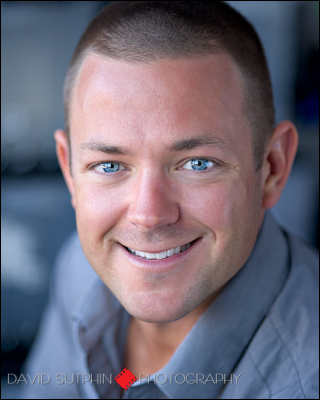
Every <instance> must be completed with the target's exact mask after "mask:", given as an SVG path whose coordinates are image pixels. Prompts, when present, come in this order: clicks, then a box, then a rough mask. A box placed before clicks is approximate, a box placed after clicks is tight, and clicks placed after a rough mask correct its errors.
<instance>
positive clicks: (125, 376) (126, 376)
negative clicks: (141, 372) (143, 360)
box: [114, 368, 137, 390]
mask: <svg viewBox="0 0 320 400" xmlns="http://www.w3.org/2000/svg"><path fill="white" fill-rule="evenodd" d="M114 380H115V381H117V383H118V384H119V385H120V386H121V387H122V389H124V390H127V389H129V387H130V386H131V385H132V384H133V383H134V382H135V381H136V380H137V378H136V377H135V376H134V375H133V373H132V372H130V371H129V370H128V368H124V369H123V370H122V371H121V372H120V374H119V375H118V376H116V377H115V378H114Z"/></svg>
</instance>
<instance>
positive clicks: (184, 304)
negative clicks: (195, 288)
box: [119, 296, 198, 324]
mask: <svg viewBox="0 0 320 400" xmlns="http://www.w3.org/2000/svg"><path fill="white" fill-rule="evenodd" d="M146 297H147V298H146ZM146 297H145V296H142V297H140V298H139V299H137V298H136V299H135V300H134V301H133V300H131V301H130V300H129V299H125V300H124V299H119V301H120V303H121V304H122V305H123V307H124V308H125V309H126V310H127V312H128V313H129V314H130V315H132V316H133V317H134V318H136V319H138V320H140V321H143V322H149V323H157V324H165V323H169V322H173V321H177V320H179V319H180V318H183V317H185V316H186V315H187V314H189V313H190V312H191V311H192V310H193V309H194V308H195V307H196V306H197V305H198V302H193V301H190V300H189V301H188V300H187V299H186V298H184V299H183V300H181V299H180V300H179V299H175V300H171V301H169V300H168V299H165V300H163V299H162V300H160V299H159V298H156V297H153V296H146Z"/></svg>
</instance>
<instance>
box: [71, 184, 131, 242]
mask: <svg viewBox="0 0 320 400" xmlns="http://www.w3.org/2000/svg"><path fill="white" fill-rule="evenodd" d="M124 203H125V193H124V192H123V191H121V190H119V189H115V188H106V187H105V186H103V185H98V186H97V185H90V184H87V183H85V182H82V183H81V185H78V187H76V220H77V227H78V230H80V231H81V232H82V235H83V236H86V237H88V236H90V235H92V239H93V238H96V239H97V236H98V237H99V239H101V238H102V237H103V236H104V235H105V234H106V232H108V231H109V230H110V229H112V227H113V226H114V225H116V224H117V223H118V222H119V220H120V219H121V217H122V216H123V215H124Z"/></svg>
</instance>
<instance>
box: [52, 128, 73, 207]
mask: <svg viewBox="0 0 320 400" xmlns="http://www.w3.org/2000/svg"><path fill="white" fill-rule="evenodd" d="M54 140H55V141H56V152H57V157H58V161H59V165H60V168H61V171H62V174H63V177H64V180H65V181H66V184H67V187H68V189H69V192H70V195H71V204H72V207H73V208H74V209H75V208H76V202H75V191H74V179H73V177H72V173H71V170H70V168H71V167H70V162H69V161H70V160H69V154H70V153H69V142H68V138H67V135H66V133H65V132H64V131H63V130H61V129H58V130H57V131H55V133H54Z"/></svg>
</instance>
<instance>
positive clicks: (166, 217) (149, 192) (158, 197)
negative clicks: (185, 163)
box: [127, 171, 179, 230]
mask: <svg viewBox="0 0 320 400" xmlns="http://www.w3.org/2000/svg"><path fill="white" fill-rule="evenodd" d="M175 193H176V190H175V188H174V186H173V182H170V180H169V178H167V177H165V176H163V175H162V174H160V173H159V174H156V173H150V172H148V171H146V172H144V173H143V174H141V176H140V177H138V178H137V180H136V181H135V185H134V189H133V190H132V192H131V194H130V196H129V197H130V205H129V210H128V213H127V218H128V220H129V222H131V223H132V224H134V225H136V226H137V227H138V228H140V229H144V230H154V229H157V228H159V227H161V226H164V225H167V224H173V223H175V222H176V221H177V220H178V219H179V205H178V203H177V201H176V200H175V197H176V196H175Z"/></svg>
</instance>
